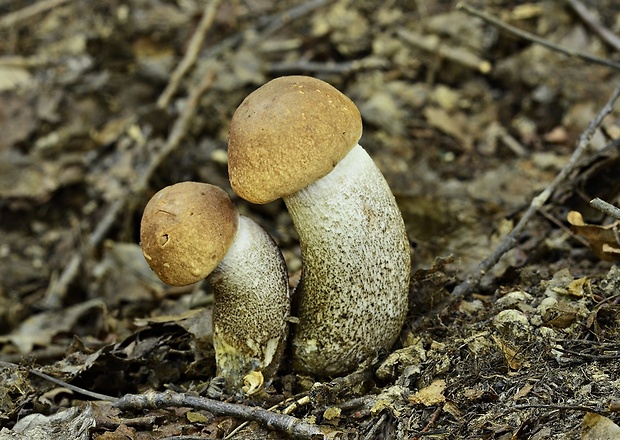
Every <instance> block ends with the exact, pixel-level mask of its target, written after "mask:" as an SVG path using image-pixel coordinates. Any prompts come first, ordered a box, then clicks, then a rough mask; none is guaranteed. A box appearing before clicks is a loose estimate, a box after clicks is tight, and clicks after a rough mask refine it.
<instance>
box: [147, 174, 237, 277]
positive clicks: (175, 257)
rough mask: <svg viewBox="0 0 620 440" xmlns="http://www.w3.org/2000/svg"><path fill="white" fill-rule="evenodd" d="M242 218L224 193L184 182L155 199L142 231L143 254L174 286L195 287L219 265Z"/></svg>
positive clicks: (156, 271) (158, 273) (150, 205)
mask: <svg viewBox="0 0 620 440" xmlns="http://www.w3.org/2000/svg"><path fill="white" fill-rule="evenodd" d="M238 222H239V215H238V213H237V209H236V208H235V206H234V205H233V203H232V201H231V200H230V198H229V197H228V194H226V192H224V191H223V190H222V189H220V188H218V187H216V186H213V185H209V184H206V183H198V182H182V183H177V184H175V185H171V186H168V187H166V188H164V189H162V190H161V191H159V192H158V193H156V194H155V195H154V196H153V197H152V198H151V200H150V201H149V202H148V203H147V205H146V207H145V208H144V213H143V214H142V223H141V225H140V242H141V245H142V253H143V254H144V258H146V261H147V262H148V263H149V265H150V266H151V268H152V269H153V271H154V272H155V273H156V274H157V276H158V277H159V278H160V279H161V280H162V281H163V282H165V283H167V284H171V285H173V286H185V285H188V284H192V283H195V282H197V281H199V280H201V279H203V278H205V277H206V276H207V275H209V274H210V273H211V272H212V271H213V269H215V267H216V266H217V265H218V264H219V263H220V261H221V260H222V258H224V256H225V255H226V252H227V251H228V248H229V247H230V245H231V244H232V242H233V241H234V239H235V235H236V233H237V225H238Z"/></svg>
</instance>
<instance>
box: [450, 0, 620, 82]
mask: <svg viewBox="0 0 620 440" xmlns="http://www.w3.org/2000/svg"><path fill="white" fill-rule="evenodd" d="M456 7H457V9H462V10H463V11H465V12H467V13H468V14H470V15H473V16H475V17H478V18H481V19H482V20H484V21H485V22H487V23H491V24H492V25H494V26H496V27H498V28H500V29H502V30H504V31H506V32H508V33H511V34H513V35H516V36H517V37H519V38H523V39H524V40H527V41H531V42H532V43H536V44H539V45H541V46H543V47H546V48H547V49H551V50H553V51H555V52H559V53H561V54H564V55H566V56H569V57H576V58H581V59H582V60H585V61H589V62H591V63H596V64H602V65H603V66H607V67H611V68H613V69H618V70H620V63H617V62H615V61H611V60H608V59H606V58H601V57H597V56H596V55H590V54H588V53H585V52H580V51H575V50H570V49H567V48H565V47H562V46H558V45H557V44H554V43H552V42H551V41H549V40H545V39H544V38H541V37H538V36H536V35H534V34H531V33H529V32H527V31H524V30H522V29H519V28H516V27H514V26H511V25H509V24H507V23H504V22H503V21H501V20H500V19H498V18H496V17H494V16H492V15H491V14H488V13H486V12H484V11H480V10H478V9H476V8H474V7H473V6H471V5H469V4H467V3H464V2H460V3H458V4H457V5H456Z"/></svg>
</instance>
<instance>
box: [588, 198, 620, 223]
mask: <svg viewBox="0 0 620 440" xmlns="http://www.w3.org/2000/svg"><path fill="white" fill-rule="evenodd" d="M590 206H591V207H593V208H596V209H598V210H599V211H601V212H603V213H605V214H607V215H609V216H611V217H613V218H615V219H616V220H620V208H618V207H616V206H614V205H612V204H611V203H607V202H606V201H604V200H602V199H599V198H598V197H597V198H595V199H592V200H590Z"/></svg>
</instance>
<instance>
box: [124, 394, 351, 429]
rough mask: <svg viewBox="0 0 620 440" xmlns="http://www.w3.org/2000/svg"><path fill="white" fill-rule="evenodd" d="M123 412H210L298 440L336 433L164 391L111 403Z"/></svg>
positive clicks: (255, 410)
mask: <svg viewBox="0 0 620 440" xmlns="http://www.w3.org/2000/svg"><path fill="white" fill-rule="evenodd" d="M114 406H115V407H117V408H120V409H122V410H131V411H141V410H145V409H163V408H170V407H189V408H194V409H201V410H205V411H209V412H211V413H213V414H214V415H218V416H227V417H235V418H239V419H243V420H251V421H254V422H258V423H260V424H262V425H265V426H267V427H268V428H271V429H277V430H278V431H282V432H285V433H286V434H288V435H290V436H293V437H295V438H299V439H309V440H311V439H327V438H333V437H334V436H335V434H337V433H338V432H339V431H336V430H333V429H331V428H328V427H321V426H317V425H314V424H311V423H306V422H304V421H302V420H300V419H298V418H296V417H292V416H287V415H284V414H278V413H274V412H271V411H268V410H266V409H263V408H258V407H252V406H247V405H238V404H234V403H227V402H221V401H219V400H213V399H208V398H205V397H197V396H188V395H185V394H180V393H175V392H172V391H165V392H163V393H157V392H153V391H149V392H147V393H145V394H140V395H136V394H129V395H126V396H123V397H122V398H120V399H119V400H117V401H116V402H115V403H114Z"/></svg>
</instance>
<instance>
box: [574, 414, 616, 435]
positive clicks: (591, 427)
mask: <svg viewBox="0 0 620 440" xmlns="http://www.w3.org/2000/svg"><path fill="white" fill-rule="evenodd" d="M617 438H620V426H618V425H616V424H615V423H614V422H612V421H611V420H610V419H608V418H607V417H603V416H602V415H600V414H595V413H587V414H586V415H585V416H583V423H582V425H581V440H614V439H617Z"/></svg>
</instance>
